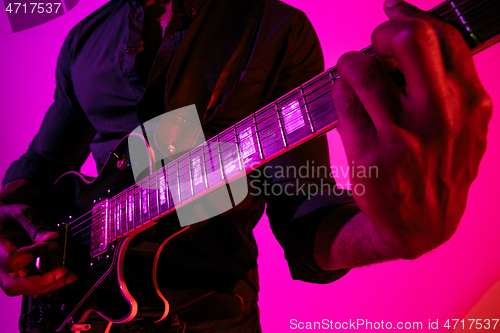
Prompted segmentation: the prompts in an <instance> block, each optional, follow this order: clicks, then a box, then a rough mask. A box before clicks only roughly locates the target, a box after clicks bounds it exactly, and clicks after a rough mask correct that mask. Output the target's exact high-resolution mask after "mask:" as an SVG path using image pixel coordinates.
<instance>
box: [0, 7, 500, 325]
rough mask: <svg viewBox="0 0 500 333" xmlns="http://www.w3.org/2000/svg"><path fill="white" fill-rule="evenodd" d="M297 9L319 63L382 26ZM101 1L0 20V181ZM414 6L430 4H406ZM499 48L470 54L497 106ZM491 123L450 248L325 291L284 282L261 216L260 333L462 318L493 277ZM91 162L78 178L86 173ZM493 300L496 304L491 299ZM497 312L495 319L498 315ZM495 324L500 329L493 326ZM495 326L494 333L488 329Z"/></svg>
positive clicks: (353, 275) (377, 14) (358, 11)
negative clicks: (44, 18)
mask: <svg viewBox="0 0 500 333" xmlns="http://www.w3.org/2000/svg"><path fill="white" fill-rule="evenodd" d="M285 2H287V3H289V4H291V5H293V6H296V7H298V8H300V9H302V10H303V11H304V12H305V13H306V14H307V15H308V16H309V18H310V19H311V21H312V23H313V25H314V27H315V28H316V30H317V33H318V35H319V38H320V40H321V43H322V46H323V50H324V53H325V59H326V65H327V66H333V65H334V64H335V63H336V61H337V59H338V58H339V56H340V55H342V54H343V53H344V52H346V51H350V50H359V49H361V48H363V47H364V46H367V45H368V44H369V43H370V33H371V31H372V29H373V28H374V27H376V25H377V24H379V23H381V22H383V21H384V20H385V15H384V13H383V10H382V1H381V0H379V1H373V0H358V1H341V0H335V1H334V0H310V1H299V0H287V1H285ZM103 3H104V1H81V2H80V3H79V4H78V5H77V6H76V7H75V8H74V9H73V10H72V11H70V12H68V13H67V14H65V15H63V16H62V17H60V18H58V19H56V20H54V21H52V22H48V23H46V24H44V25H41V26H39V27H35V28H33V29H30V30H28V31H24V32H20V33H16V34H13V33H12V32H11V30H10V27H9V25H8V20H7V14H6V13H5V12H2V13H0V45H3V51H2V52H1V54H0V59H1V60H0V63H1V64H2V66H1V77H2V79H1V80H0V92H1V94H2V98H1V99H0V110H1V111H0V129H1V130H0V151H1V160H0V175H2V176H3V175H4V173H5V171H6V169H7V168H8V166H9V165H10V163H11V162H12V161H13V160H14V159H17V158H18V157H19V156H20V155H21V154H22V153H24V151H25V150H26V148H27V146H28V144H29V142H30V141H31V139H32V137H33V136H34V135H35V133H36V132H37V130H38V127H39V126H40V123H41V120H42V117H43V115H44V113H45V111H46V109H47V108H48V106H49V105H50V103H51V99H52V96H53V92H54V82H55V81H54V71H55V64H56V57H57V54H58V52H59V48H60V46H61V45H62V42H63V39H64V37H65V36H66V34H67V33H68V31H69V30H70V29H71V28H72V27H73V26H74V25H75V24H76V23H77V22H78V21H80V20H81V19H83V18H84V17H85V16H86V15H88V14H89V13H91V12H92V11H94V10H95V9H96V8H98V7H99V6H100V5H102V4H103ZM414 3H415V4H416V5H419V6H420V7H421V8H423V9H430V8H432V7H433V6H434V5H436V4H438V1H434V0H433V1H429V0H415V1H414ZM499 57H500V45H497V46H494V47H491V48H490V49H488V50H486V51H484V52H483V53H481V54H479V55H477V56H475V58H474V59H475V62H476V66H477V69H478V72H479V75H480V77H481V80H482V82H483V83H484V85H485V87H486V90H487V91H488V92H489V94H490V95H491V96H492V98H493V101H494V103H495V104H497V103H498V102H499V99H500V93H499V87H500V85H499V84H498V83H497V82H496V81H497V80H498V74H499V73H500V64H499V62H498V59H499ZM499 133H500V119H499V115H498V113H496V112H494V114H493V119H492V121H491V123H490V132H489V142H488V149H487V152H486V155H485V157H484V159H483V161H482V164H481V168H480V172H479V176H478V178H477V179H476V181H475V182H474V184H473V186H472V188H471V191H470V195H469V201H468V207H467V210H466V213H465V216H464V218H463V220H462V222H461V224H460V226H459V228H458V230H457V232H456V234H455V235H454V236H453V237H452V239H451V240H450V241H448V242H447V243H446V244H444V245H443V246H441V247H439V248H438V249H436V250H434V251H432V252H431V253H429V254H426V255H424V256H422V257H421V258H419V259H417V260H414V261H402V260H400V261H395V262H388V263H384V264H378V265H372V266H369V267H363V268H357V269H354V270H352V271H351V272H350V273H349V274H347V275H346V276H345V277H344V278H342V279H341V280H339V281H337V282H334V283H332V284H330V285H314V284H308V283H303V282H299V281H293V280H292V279H291V278H290V275H289V272H288V268H287V265H286V261H285V260H284V258H283V251H282V249H281V248H280V247H279V245H278V243H277V242H276V240H275V239H274V237H273V235H272V233H271V231H270V229H269V226H268V222H267V219H266V218H263V219H262V221H261V222H260V223H259V225H258V226H257V228H256V229H255V235H256V238H257V241H258V243H259V249H260V259H259V266H260V278H261V287H262V292H261V294H260V307H261V318H262V326H263V329H264V332H287V331H290V328H289V321H290V319H293V318H295V319H297V320H299V321H320V320H322V319H324V318H328V319H332V320H334V321H346V320H347V321H349V319H351V320H356V319H367V320H370V321H373V322H374V321H380V320H384V321H385V322H386V321H392V322H393V323H394V324H395V323H396V322H398V321H421V322H423V323H424V330H426V329H425V328H426V327H427V323H428V320H429V319H431V320H432V321H435V320H436V319H439V323H440V326H441V329H440V330H444V329H443V328H442V324H443V322H444V321H445V320H446V319H448V318H463V317H464V316H465V315H466V314H467V312H468V311H469V310H470V309H471V308H472V307H473V306H474V304H476V303H477V302H478V301H479V299H480V298H481V297H482V295H483V294H484V293H486V291H487V290H488V289H489V288H490V287H491V286H493V285H494V284H495V283H496V282H498V281H499V280H500V265H499V263H500V247H499V245H498V235H500V225H499V223H498V217H495V216H497V214H498V213H497V208H495V207H498V206H497V205H498V202H496V200H497V199H498V194H497V192H496V190H495V189H496V188H498V187H499V186H500V176H499V172H498V162H499V159H498V151H499V148H500V147H499V145H500V135H499ZM329 139H330V143H331V148H330V151H331V157H332V165H345V164H346V161H345V155H344V152H343V148H342V146H341V144H340V141H339V137H338V134H337V132H335V131H333V132H331V133H330V134H329ZM93 168H94V166H93V164H92V163H91V162H90V163H87V164H86V165H85V167H84V172H86V173H87V174H94V173H95V170H94V169H93ZM497 300H498V299H497ZM19 307H20V298H19V297H15V298H8V297H6V296H5V295H4V294H3V293H0V332H1V333H4V332H15V331H16V329H17V319H18V315H19ZM499 315H500V314H499V313H497V315H496V318H498V317H499ZM499 326H500V325H499ZM497 329H498V328H497Z"/></svg>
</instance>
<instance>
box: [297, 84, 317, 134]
mask: <svg viewBox="0 0 500 333" xmlns="http://www.w3.org/2000/svg"><path fill="white" fill-rule="evenodd" d="M299 89H300V97H301V98H302V101H303V102H304V109H305V113H306V117H307V121H308V122H309V125H310V126H311V132H312V133H314V132H316V129H315V128H314V124H313V122H312V119H311V114H310V112H309V106H308V105H307V103H306V97H305V96H304V88H302V86H300V88H299Z"/></svg>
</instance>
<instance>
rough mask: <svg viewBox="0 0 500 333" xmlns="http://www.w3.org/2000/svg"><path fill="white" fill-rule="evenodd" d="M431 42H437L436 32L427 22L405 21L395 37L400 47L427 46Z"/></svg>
mask: <svg viewBox="0 0 500 333" xmlns="http://www.w3.org/2000/svg"><path fill="white" fill-rule="evenodd" d="M431 41H437V33H436V30H435V29H434V27H433V26H432V24H430V23H429V22H427V21H425V20H418V19H414V20H408V21H405V22H404V24H402V27H401V29H399V31H398V32H397V33H396V36H395V42H396V43H397V44H398V45H400V46H401V47H409V46H412V45H428V44H429V42H431Z"/></svg>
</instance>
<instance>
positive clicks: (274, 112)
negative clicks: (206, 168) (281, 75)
mask: <svg viewBox="0 0 500 333" xmlns="http://www.w3.org/2000/svg"><path fill="white" fill-rule="evenodd" d="M325 73H326V74H325ZM328 74H329V73H328V71H325V72H324V73H322V74H320V75H319V76H318V77H320V79H319V80H321V79H323V77H321V76H323V75H324V76H325V77H326V76H327V75H328ZM319 80H317V81H319ZM314 83H316V82H314ZM329 83H330V85H331V81H326V82H324V83H322V84H320V85H319V86H318V87H315V89H313V90H311V91H310V92H308V94H307V95H311V94H312V93H313V92H317V91H320V90H321V89H324V90H326V91H324V92H322V94H321V95H320V96H319V97H317V98H315V99H313V100H311V101H307V100H305V99H304V98H303V97H300V99H304V100H305V101H304V105H306V106H307V105H308V104H310V103H313V102H315V101H317V100H318V99H320V98H321V97H323V96H324V95H325V94H326V93H328V92H329V91H330V90H331V88H330V87H329ZM325 87H326V88H327V89H325ZM294 94H295V93H294ZM294 94H292V95H294ZM304 95H305V96H307V95H306V94H304ZM290 97H291V96H290ZM290 97H289V98H290ZM332 101H333V100H332ZM325 104H328V103H325ZM259 111H260V110H259ZM267 111H272V112H271V114H270V115H268V116H267V117H266V118H264V119H263V120H262V121H260V122H258V123H257V125H258V124H260V123H262V122H264V121H265V120H267V119H269V118H270V117H272V116H274V115H276V111H275V110H273V109H269V110H265V111H264V112H262V114H264V113H265V112H267ZM314 111H316V110H314ZM332 111H333V110H332ZM257 112H258V111H257ZM306 112H307V111H306ZM312 113H313V112H310V114H312ZM330 113H331V112H330ZM296 119H300V116H298V117H297V118H295V119H293V120H296ZM274 122H276V123H277V122H278V117H277V118H276V120H275V121H273V122H272V123H271V124H270V125H269V126H267V127H264V128H261V129H258V127H257V126H255V125H252V126H251V128H252V129H255V128H257V130H258V131H263V130H264V129H267V128H269V127H271V126H272V125H273V123H274ZM231 127H236V126H235V125H233V126H231ZM231 127H230V128H231ZM297 130H299V129H297ZM225 131H226V130H225ZM294 132H295V131H294ZM292 133H293V132H291V133H289V135H290V134H292ZM271 135H272V133H271V134H270V135H268V136H266V137H265V138H262V139H261V141H264V139H267V138H268V137H270V136H271ZM278 141H279V140H276V142H278ZM212 143H215V142H212ZM273 143H274V142H272V143H270V144H269V145H267V146H264V147H263V149H264V148H266V147H268V146H270V145H271V144H273ZM217 144H218V145H217V148H216V149H218V150H221V142H218V141H217ZM203 148H204V147H203ZM195 149H196V148H195ZM214 150H215V149H214ZM225 151H227V150H225ZM204 155H205V156H207V154H204ZM182 157H184V155H183V156H181V157H179V159H181V158H182ZM220 160H221V159H220V158H218V159H217V162H218V164H220V162H219V161H220ZM213 161H214V158H210V160H209V161H208V162H209V163H210V162H213ZM224 161H227V159H223V160H222V162H224ZM211 164H212V165H213V164H215V163H211ZM167 167H170V164H169V165H167V166H165V167H163V168H161V169H160V170H158V171H156V172H155V174H153V175H151V176H156V177H158V173H160V172H163V173H164V174H165V173H167V174H168V175H170V174H171V173H168V172H166V171H167ZM183 167H184V166H183ZM189 168H190V169H192V168H191V167H189ZM169 169H170V168H169ZM169 169H168V170H169ZM169 171H170V170H169ZM177 171H180V170H179V168H177ZM151 176H150V177H151ZM207 176H208V175H205V177H207ZM167 180H168V176H167ZM169 183H170V182H169ZM167 186H168V185H167ZM137 187H138V185H137V184H134V185H131V186H130V187H128V188H127V189H125V190H123V191H122V192H120V193H119V194H117V195H116V196H114V197H115V198H116V197H117V196H119V195H122V196H123V194H124V192H129V191H130V190H135V189H136V188H137ZM130 192H131V191H130ZM180 201H181V202H180V203H182V200H180ZM89 213H91V211H89V212H87V213H86V214H84V215H87V214H89ZM84 215H83V216H84ZM94 216H95V215H92V217H94ZM92 217H91V218H89V219H87V220H85V221H83V222H80V223H79V224H78V225H76V226H74V227H71V229H70V230H71V231H72V230H74V229H75V228H77V227H79V226H80V225H81V224H82V223H84V222H87V221H89V220H90V219H92ZM80 219H81V217H79V218H78V219H76V220H74V221H72V222H70V223H69V225H72V224H73V223H76V222H78V221H79V220H80ZM86 228H88V227H86ZM80 231H81V230H80ZM75 234H76V233H75Z"/></svg>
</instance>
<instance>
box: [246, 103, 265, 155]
mask: <svg viewBox="0 0 500 333" xmlns="http://www.w3.org/2000/svg"><path fill="white" fill-rule="evenodd" d="M252 118H253V124H254V128H255V135H256V137H257V145H258V148H259V149H258V150H259V155H260V159H261V160H263V159H264V152H263V151H262V146H261V144H260V134H259V130H258V129H257V119H256V116H255V113H254V114H253V117H252ZM251 134H252V133H251V131H250V133H248V134H247V135H251Z"/></svg>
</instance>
